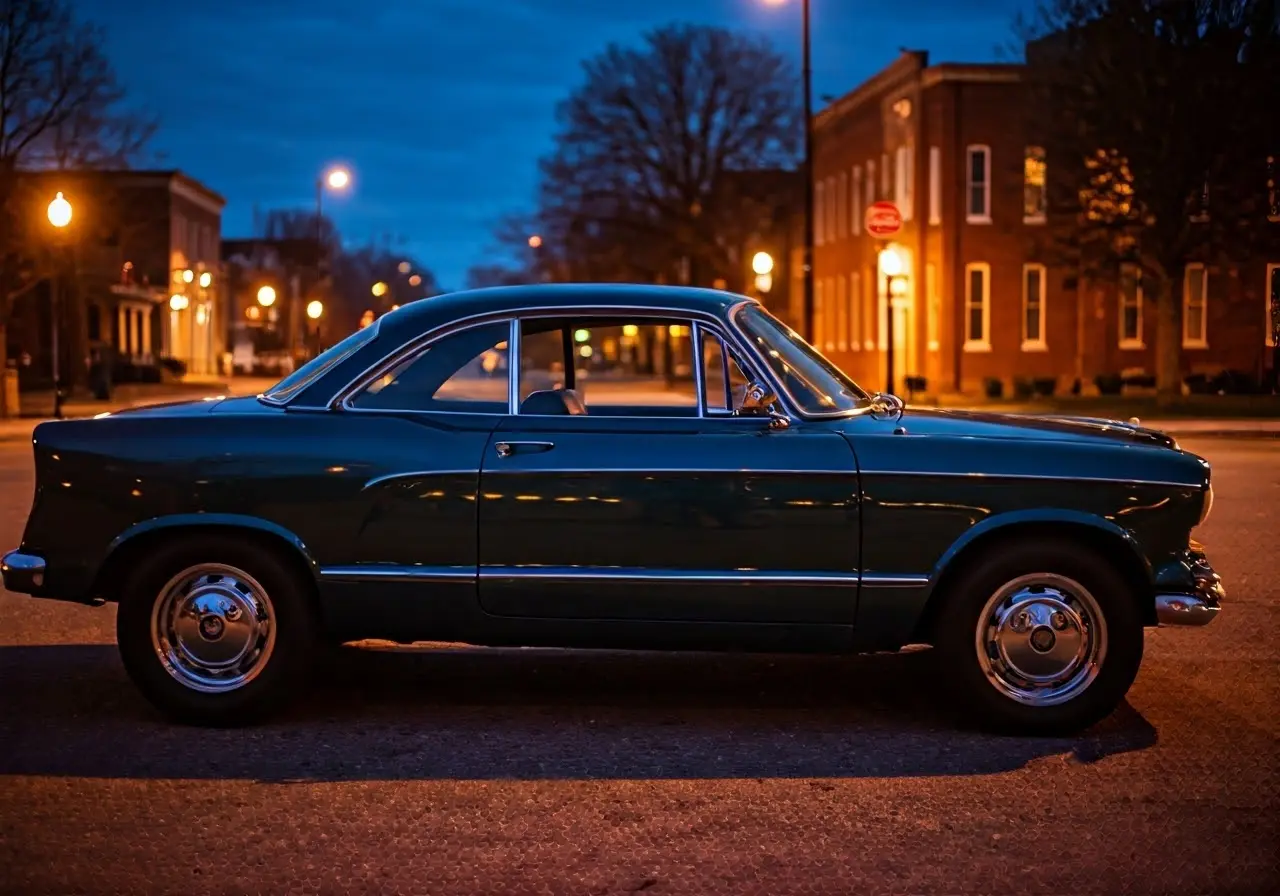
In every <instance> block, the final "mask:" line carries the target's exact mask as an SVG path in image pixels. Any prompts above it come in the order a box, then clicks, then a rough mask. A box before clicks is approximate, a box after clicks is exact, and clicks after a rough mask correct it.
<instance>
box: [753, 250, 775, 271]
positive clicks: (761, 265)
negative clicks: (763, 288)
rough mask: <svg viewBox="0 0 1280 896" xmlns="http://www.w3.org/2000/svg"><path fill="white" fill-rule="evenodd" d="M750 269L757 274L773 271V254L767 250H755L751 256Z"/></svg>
mask: <svg viewBox="0 0 1280 896" xmlns="http://www.w3.org/2000/svg"><path fill="white" fill-rule="evenodd" d="M751 270H753V271H755V272H756V273H757V274H771V273H773V256H772V255H770V254H769V253H768V252H757V253H756V254H755V255H753V256H752V257H751Z"/></svg>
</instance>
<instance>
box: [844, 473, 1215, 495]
mask: <svg viewBox="0 0 1280 896" xmlns="http://www.w3.org/2000/svg"><path fill="white" fill-rule="evenodd" d="M861 474H862V476H863V477H865V478H867V479H874V478H875V477H877V476H912V477H926V476H928V477H936V478H938V479H991V480H999V479H1017V480H1032V481H1034V480H1037V479H1039V480H1044V481H1046V482H1106V483H1110V484H1116V485H1159V486H1164V487H1166V488H1190V489H1197V490H1198V489H1200V488H1201V484H1200V483H1198V482H1171V481H1169V480H1165V479H1125V478H1118V477H1113V476H1054V475H1052V474H1046V473H955V472H951V471H946V470H939V471H936V472H929V471H925V470H868V469H866V468H863V469H862V471H861Z"/></svg>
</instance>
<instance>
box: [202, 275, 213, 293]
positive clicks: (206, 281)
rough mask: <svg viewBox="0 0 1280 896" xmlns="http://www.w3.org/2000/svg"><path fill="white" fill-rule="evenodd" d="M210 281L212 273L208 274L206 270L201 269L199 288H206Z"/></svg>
mask: <svg viewBox="0 0 1280 896" xmlns="http://www.w3.org/2000/svg"><path fill="white" fill-rule="evenodd" d="M212 282H213V274H210V273H209V272H208V271H203V272H202V273H201V274H200V288H201V289H208V288H209V284H210V283H212Z"/></svg>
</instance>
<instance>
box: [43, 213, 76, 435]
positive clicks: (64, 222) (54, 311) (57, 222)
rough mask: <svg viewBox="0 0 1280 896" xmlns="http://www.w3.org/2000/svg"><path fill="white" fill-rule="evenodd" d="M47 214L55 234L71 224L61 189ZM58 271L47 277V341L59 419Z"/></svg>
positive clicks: (55, 413) (60, 379) (60, 375)
mask: <svg viewBox="0 0 1280 896" xmlns="http://www.w3.org/2000/svg"><path fill="white" fill-rule="evenodd" d="M48 215H49V223H50V224H52V225H53V229H54V232H55V233H57V234H61V233H62V232H63V231H65V230H66V228H67V226H68V225H70V224H71V215H72V209H71V203H70V202H68V201H67V197H65V196H63V195H62V192H61V191H59V192H58V195H56V196H54V197H53V201H52V202H50V203H49V209H48ZM59 273H60V272H59V271H58V270H54V272H53V276H52V277H51V278H50V279H49V323H50V340H49V341H50V348H51V349H52V352H53V353H52V355H51V356H50V368H51V372H52V373H53V416H54V417H55V418H59V419H60V418H61V417H62V373H61V365H60V364H59V363H58V281H59Z"/></svg>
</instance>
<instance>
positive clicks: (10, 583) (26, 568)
mask: <svg viewBox="0 0 1280 896" xmlns="http://www.w3.org/2000/svg"><path fill="white" fill-rule="evenodd" d="M45 571H46V565H45V562H44V558H43V557H37V556H36V555H35V554H24V553H23V552H22V551H10V552H9V553H7V554H5V555H4V560H2V561H0V575H3V576H4V587H5V590H6V591H12V592H14V593H16V594H35V593H36V592H38V591H40V590H41V589H42V588H43V587H44V579H45Z"/></svg>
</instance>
